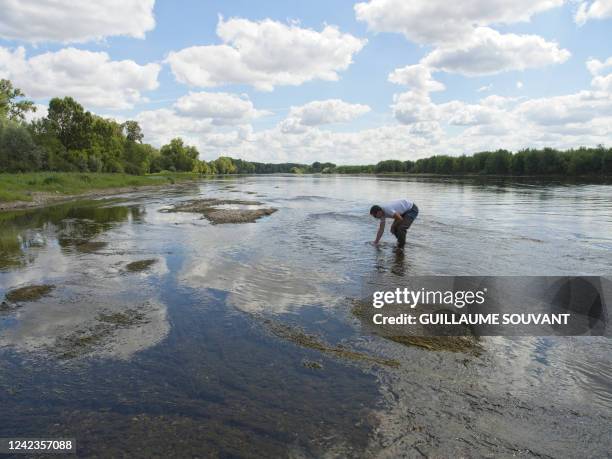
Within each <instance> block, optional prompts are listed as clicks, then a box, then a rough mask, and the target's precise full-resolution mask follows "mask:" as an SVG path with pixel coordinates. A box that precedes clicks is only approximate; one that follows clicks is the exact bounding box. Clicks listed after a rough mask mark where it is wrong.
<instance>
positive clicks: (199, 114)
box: [174, 92, 266, 125]
mask: <svg viewBox="0 0 612 459" xmlns="http://www.w3.org/2000/svg"><path fill="white" fill-rule="evenodd" d="M174 108H175V109H176V110H177V112H178V113H179V114H180V115H183V116H189V117H193V118H208V119H210V120H211V122H212V123H213V124H216V125H224V124H244V123H247V122H249V121H251V120H252V119H254V118H257V117H259V116H262V115H264V114H266V112H264V111H260V110H256V109H255V107H254V106H253V103H252V102H251V101H250V100H249V99H248V97H246V96H245V97H239V96H237V95H236V94H228V93H225V92H217V93H215V92H190V93H189V94H188V95H186V96H183V97H181V98H180V99H178V100H177V101H176V103H175V104H174Z"/></svg>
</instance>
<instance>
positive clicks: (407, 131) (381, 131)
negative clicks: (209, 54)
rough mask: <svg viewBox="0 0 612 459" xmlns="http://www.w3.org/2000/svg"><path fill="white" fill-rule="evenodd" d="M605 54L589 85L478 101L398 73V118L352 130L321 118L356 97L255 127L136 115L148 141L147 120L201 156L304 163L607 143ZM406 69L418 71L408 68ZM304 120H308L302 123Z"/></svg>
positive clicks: (610, 99)
mask: <svg viewBox="0 0 612 459" xmlns="http://www.w3.org/2000/svg"><path fill="white" fill-rule="evenodd" d="M605 62H607V61H605ZM605 62H601V63H600V64H602V65H598V64H597V63H593V62H592V61H590V63H589V64H588V65H589V67H590V68H591V69H593V68H595V69H596V71H595V70H593V72H594V73H595V74H594V76H593V80H592V87H593V88H592V89H591V90H584V91H580V92H577V93H574V94H566V95H559V96H554V97H542V98H538V99H531V100H530V99H527V98H525V97H503V96H500V95H495V94H493V95H488V96H487V97H484V98H481V99H480V100H478V101H476V102H469V103H468V102H464V101H461V100H451V101H449V102H444V103H435V102H434V101H432V99H431V98H430V93H429V91H428V88H431V85H430V84H420V85H419V84H415V83H414V81H416V82H423V81H427V78H425V79H421V78H416V79H414V81H413V79H411V78H408V77H406V78H405V79H401V81H402V82H404V83H407V84H408V83H412V85H411V86H409V87H410V88H411V89H409V90H408V91H406V92H404V93H401V94H397V95H396V96H395V97H394V102H393V105H392V108H393V112H394V114H395V117H396V118H397V121H398V123H396V124H392V125H384V126H380V127H375V128H370V129H365V130H360V131H354V132H341V131H337V130H333V131H332V130H329V129H325V128H324V126H325V125H326V123H332V122H337V121H338V120H342V119H344V120H348V119H350V118H351V117H352V116H353V115H355V114H356V113H357V112H358V111H365V108H360V109H357V110H355V111H353V108H354V107H352V106H353V105H357V104H347V106H348V107H351V108H349V109H348V110H333V109H329V107H338V106H342V107H344V105H343V104H346V102H341V103H337V102H336V103H332V104H326V103H329V101H315V102H316V103H310V104H306V105H304V106H301V107H292V109H291V110H290V114H289V115H288V117H287V119H286V120H285V121H283V122H281V123H279V125H277V126H275V127H273V128H271V129H265V130H260V131H254V130H253V128H252V127H251V126H250V125H249V124H247V123H245V124H240V125H229V124H226V125H223V126H220V125H214V124H213V123H212V121H211V118H206V119H204V118H198V117H195V116H182V115H180V114H179V113H178V112H175V111H172V110H157V111H151V112H144V113H141V114H140V115H138V117H137V118H136V119H137V120H139V121H140V122H141V125H142V126H143V129H144V132H145V135H146V136H147V137H146V140H148V141H150V137H149V136H150V134H151V129H152V128H153V129H154V131H153V133H154V134H155V135H156V136H157V137H158V138H162V137H163V136H165V137H164V138H163V143H165V142H167V141H168V140H169V139H170V138H171V137H174V136H176V135H181V136H183V137H184V138H185V139H186V141H187V142H188V143H189V144H193V145H196V146H197V147H198V149H199V151H200V153H201V156H202V158H204V159H214V158H216V157H218V156H219V155H221V154H230V155H232V156H234V157H240V158H243V159H247V160H251V161H266V162H268V161H269V162H289V161H291V162H306V163H310V162H312V161H315V160H329V152H333V156H334V157H333V161H334V162H335V163H337V164H351V163H352V164H371V163H376V162H378V161H380V160H382V159H388V158H393V157H395V158H399V159H404V160H405V159H417V158H420V157H424V156H430V155H432V154H436V153H445V154H461V153H473V152H475V151H483V150H491V149H497V148H506V149H511V150H518V149H521V148H526V147H532V148H539V147H555V148H570V147H576V146H580V145H597V144H599V143H603V144H610V143H612V132H611V131H610V128H609V126H610V125H612V90H610V88H609V87H607V86H605V87H604V86H602V87H599V86H597V82H598V81H599V80H597V78H598V77H602V78H606V77H607V76H608V75H609V73H610V72H608V73H606V71H607V69H608V67H606V66H605V65H603V64H605ZM411 72H415V75H417V76H418V75H422V74H421V73H419V72H418V71H417V70H414V69H413V70H412V71H411ZM411 72H407V73H406V74H405V75H412V73H411ZM321 107H327V108H328V110H325V109H323V108H321ZM314 108H317V109H314ZM330 112H331V113H332V114H331V115H330ZM305 120H309V121H306V123H308V124H310V125H307V124H304V123H303V121H305ZM517 133H520V135H517ZM161 143H162V142H159V143H158V144H161Z"/></svg>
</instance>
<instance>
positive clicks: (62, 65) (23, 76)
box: [0, 47, 160, 109]
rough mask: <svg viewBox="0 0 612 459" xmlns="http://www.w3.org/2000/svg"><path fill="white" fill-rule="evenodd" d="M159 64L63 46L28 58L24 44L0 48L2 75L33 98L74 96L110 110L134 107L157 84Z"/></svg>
mask: <svg viewBox="0 0 612 459" xmlns="http://www.w3.org/2000/svg"><path fill="white" fill-rule="evenodd" d="M159 70H160V66H159V65H158V64H146V65H139V64H137V63H136V62H134V61H131V60H124V61H112V60H110V57H109V56H108V54H107V53H105V52H92V51H85V50H79V49H75V48H64V49H61V50H59V51H56V52H47V53H43V54H39V55H37V56H34V57H31V58H29V59H28V58H26V53H25V49H24V48H23V47H19V48H17V49H16V50H15V51H11V50H9V49H7V48H2V47H0V76H2V77H3V78H8V79H10V80H11V81H12V82H13V84H14V85H15V86H17V87H19V88H21V89H22V90H23V91H24V92H25V93H26V95H27V96H28V97H32V98H34V99H38V98H47V97H62V96H72V97H74V98H75V99H76V100H77V101H78V102H80V103H82V104H84V105H87V106H95V107H102V108H108V109H124V108H131V107H133V105H134V104H135V103H138V102H140V101H142V100H144V98H143V97H142V95H141V92H142V91H150V90H153V89H155V88H157V86H158V81H157V76H158V74H159Z"/></svg>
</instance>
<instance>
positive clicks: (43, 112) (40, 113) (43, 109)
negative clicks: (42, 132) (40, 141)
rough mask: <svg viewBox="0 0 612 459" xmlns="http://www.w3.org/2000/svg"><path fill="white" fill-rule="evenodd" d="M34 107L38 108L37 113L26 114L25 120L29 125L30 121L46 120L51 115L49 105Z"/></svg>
mask: <svg viewBox="0 0 612 459" xmlns="http://www.w3.org/2000/svg"><path fill="white" fill-rule="evenodd" d="M34 107H36V111H35V112H27V113H26V114H25V120H26V122H28V123H29V122H30V121H34V120H37V119H40V118H44V117H45V116H47V114H48V113H49V107H48V106H47V105H42V104H34Z"/></svg>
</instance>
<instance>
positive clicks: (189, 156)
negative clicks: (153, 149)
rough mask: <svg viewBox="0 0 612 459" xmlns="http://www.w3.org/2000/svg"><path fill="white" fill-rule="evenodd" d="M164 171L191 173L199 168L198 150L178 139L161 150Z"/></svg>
mask: <svg viewBox="0 0 612 459" xmlns="http://www.w3.org/2000/svg"><path fill="white" fill-rule="evenodd" d="M160 155H161V160H160V161H161V163H160V165H161V167H162V170H169V171H179V172H191V171H193V170H194V169H197V166H198V155H199V154H198V150H197V149H196V148H195V147H191V146H187V145H185V144H184V143H183V139H181V138H179V137H177V138H176V139H172V140H171V141H170V143H169V144H167V145H164V146H163V147H161V149H160Z"/></svg>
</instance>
